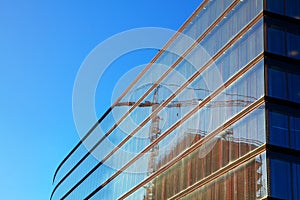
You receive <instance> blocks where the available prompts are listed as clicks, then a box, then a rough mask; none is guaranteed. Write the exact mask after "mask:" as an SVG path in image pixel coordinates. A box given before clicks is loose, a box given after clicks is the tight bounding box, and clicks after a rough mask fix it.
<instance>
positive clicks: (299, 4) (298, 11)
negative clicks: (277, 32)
mask: <svg viewBox="0 0 300 200" xmlns="http://www.w3.org/2000/svg"><path fill="white" fill-rule="evenodd" d="M272 1H273V0H272ZM286 15H287V16H290V17H294V18H297V19H300V1H299V0H286Z"/></svg>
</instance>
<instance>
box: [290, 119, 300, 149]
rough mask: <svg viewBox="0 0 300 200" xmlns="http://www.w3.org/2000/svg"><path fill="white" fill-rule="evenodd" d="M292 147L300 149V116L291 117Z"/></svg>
mask: <svg viewBox="0 0 300 200" xmlns="http://www.w3.org/2000/svg"><path fill="white" fill-rule="evenodd" d="M290 131H291V147H292V148H293V149H297V150H300V118H299V117H290Z"/></svg>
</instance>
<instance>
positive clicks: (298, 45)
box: [287, 1, 300, 59]
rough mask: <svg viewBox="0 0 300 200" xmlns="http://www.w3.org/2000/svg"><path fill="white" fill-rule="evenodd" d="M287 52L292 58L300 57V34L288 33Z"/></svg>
mask: <svg viewBox="0 0 300 200" xmlns="http://www.w3.org/2000/svg"><path fill="white" fill-rule="evenodd" d="M299 2H300V1H299ZM298 9H299V10H300V7H299V8H298ZM287 53H288V56H289V57H291V58H296V59H300V35H296V34H293V33H287Z"/></svg>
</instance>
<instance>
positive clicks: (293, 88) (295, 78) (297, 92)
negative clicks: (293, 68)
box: [288, 73, 300, 103]
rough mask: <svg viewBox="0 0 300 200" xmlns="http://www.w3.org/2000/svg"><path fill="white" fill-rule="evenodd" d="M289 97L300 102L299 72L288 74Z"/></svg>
mask: <svg viewBox="0 0 300 200" xmlns="http://www.w3.org/2000/svg"><path fill="white" fill-rule="evenodd" d="M288 81H289V99H290V100H292V101H294V102H298V103H299V102H300V76H299V75H298V74H290V73H289V74H288Z"/></svg>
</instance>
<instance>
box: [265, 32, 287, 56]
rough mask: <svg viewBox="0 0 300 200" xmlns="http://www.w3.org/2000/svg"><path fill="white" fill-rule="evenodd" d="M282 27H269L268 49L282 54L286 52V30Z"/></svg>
mask: <svg viewBox="0 0 300 200" xmlns="http://www.w3.org/2000/svg"><path fill="white" fill-rule="evenodd" d="M279 28H280V27H269V28H268V33H267V34H268V51H270V52H272V53H276V54H280V55H285V54H286V46H285V32H284V31H283V30H280V29H279Z"/></svg>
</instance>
